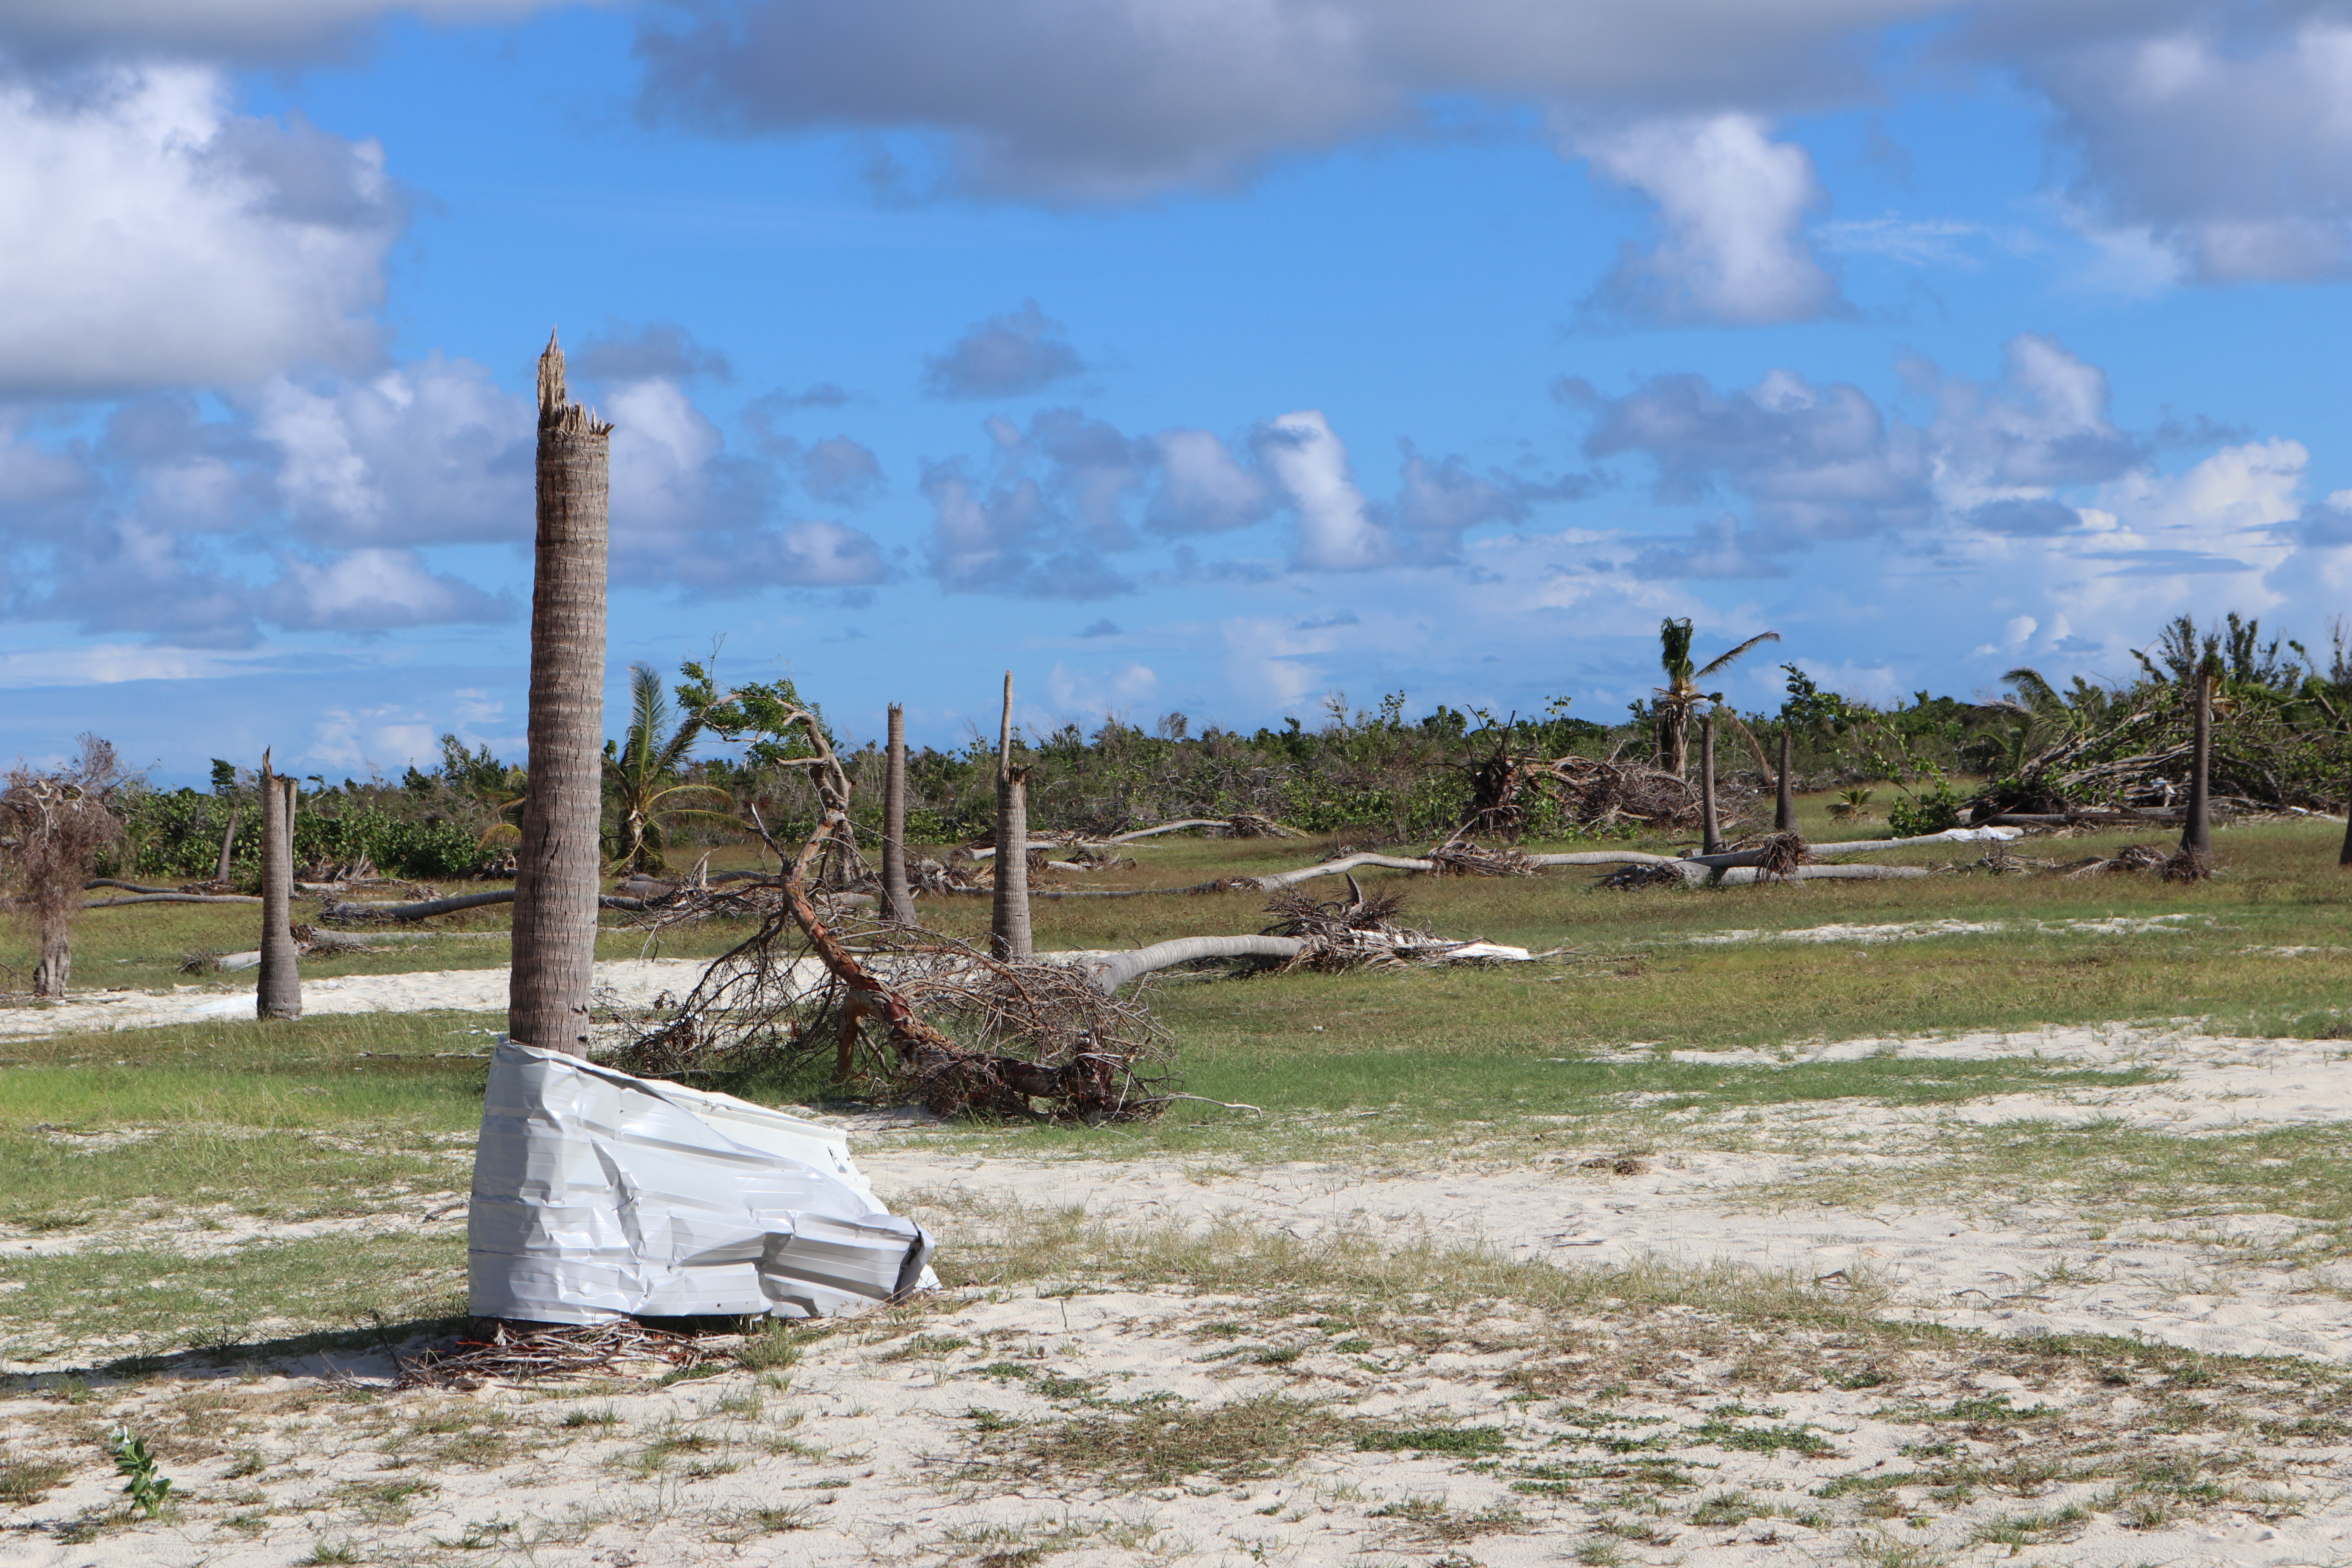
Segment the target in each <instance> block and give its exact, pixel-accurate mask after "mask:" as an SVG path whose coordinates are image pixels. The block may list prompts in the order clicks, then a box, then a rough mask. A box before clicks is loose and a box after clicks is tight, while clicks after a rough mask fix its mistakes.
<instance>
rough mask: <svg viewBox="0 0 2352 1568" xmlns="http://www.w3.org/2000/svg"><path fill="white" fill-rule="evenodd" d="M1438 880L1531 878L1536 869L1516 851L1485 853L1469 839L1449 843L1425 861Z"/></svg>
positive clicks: (1433, 851) (1531, 861) (1431, 852)
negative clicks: (1428, 863)
mask: <svg viewBox="0 0 2352 1568" xmlns="http://www.w3.org/2000/svg"><path fill="white" fill-rule="evenodd" d="M1424 858H1425V859H1427V860H1428V861H1429V862H1430V863H1431V866H1432V868H1433V869H1432V872H1431V874H1432V875H1433V876H1439V877H1532V876H1534V875H1535V874H1536V870H1537V867H1536V863H1535V862H1534V861H1533V860H1530V859H1528V857H1527V855H1526V854H1525V853H1524V852H1523V851H1521V850H1517V849H1513V848H1502V849H1482V848H1480V847H1478V846H1477V845H1475V844H1474V843H1472V842H1470V841H1469V840H1467V839H1462V840H1459V841H1457V840H1454V839H1448V840H1447V841H1446V842H1444V843H1443V844H1441V845H1439V846H1438V847H1436V848H1434V849H1432V850H1431V851H1430V852H1429V853H1428V855H1427V856H1425V857H1424Z"/></svg>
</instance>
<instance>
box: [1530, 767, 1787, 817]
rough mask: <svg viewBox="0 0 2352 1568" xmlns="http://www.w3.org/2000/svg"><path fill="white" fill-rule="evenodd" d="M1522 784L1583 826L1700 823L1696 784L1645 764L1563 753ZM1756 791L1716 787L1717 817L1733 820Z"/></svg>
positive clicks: (1533, 768) (1725, 786) (1727, 786)
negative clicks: (1548, 798) (1549, 797)
mask: <svg viewBox="0 0 2352 1568" xmlns="http://www.w3.org/2000/svg"><path fill="white" fill-rule="evenodd" d="M1522 787H1524V788H1528V789H1540V790H1543V791H1546V792H1548V793H1549V794H1550V795H1552V796H1553V797H1554V798H1555V799H1556V800H1558V801H1559V805H1560V808H1561V810H1562V811H1563V812H1564V813H1565V815H1566V816H1567V817H1568V819H1569V820H1570V822H1573V823H1576V824H1577V825H1579V826H1585V827H1610V826H1616V825H1617V824H1619V823H1638V824H1640V825H1641V826H1645V827H1649V828H1653V829H1659V830H1680V831H1689V830H1694V829H1696V828H1697V826H1699V813H1700V805H1699V791H1698V785H1697V784H1694V783H1692V782H1691V781H1689V780H1687V779H1685V778H1681V777H1678V776H1676V775H1675V774H1674V773H1667V772H1665V771H1664V770H1663V769H1659V768H1654V767H1651V766H1649V765H1648V764H1646V763H1621V762H1613V761H1612V762H1602V761H1601V760H1600V759H1598V758H1594V757H1560V758H1558V759H1557V760H1555V761H1552V762H1549V763H1536V764H1533V765H1530V766H1528V768H1527V769H1526V770H1525V775H1524V781H1523V784H1522ZM1754 795H1755V792H1754V791H1753V790H1752V789H1750V788H1746V787H1741V786H1737V785H1734V784H1728V783H1726V784H1720V785H1718V787H1717V793H1716V810H1717V815H1718V816H1720V817H1721V818H1722V819H1723V820H1724V821H1726V822H1729V821H1731V820H1732V819H1733V818H1735V817H1737V816H1739V815H1740V813H1741V812H1742V811H1743V809H1744V808H1745V807H1746V806H1747V805H1748V802H1749V801H1750V800H1752V799H1753V798H1754Z"/></svg>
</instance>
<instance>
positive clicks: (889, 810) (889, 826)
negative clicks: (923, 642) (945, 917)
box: [882, 702, 915, 926]
mask: <svg viewBox="0 0 2352 1568" xmlns="http://www.w3.org/2000/svg"><path fill="white" fill-rule="evenodd" d="M882 914H883V917H884V918H885V919H887V920H891V921H897V922H898V924H900V925H902V926H910V925H913V924H914V923H915V895H914V893H913V892H912V891H910V890H909V889H908V887H907V710H906V709H905V708H904V707H903V706H901V705H900V704H898V703H896V702H893V703H892V704H890V749H889V752H888V756H887V764H886V766H885V767H884V769H883V773H882Z"/></svg>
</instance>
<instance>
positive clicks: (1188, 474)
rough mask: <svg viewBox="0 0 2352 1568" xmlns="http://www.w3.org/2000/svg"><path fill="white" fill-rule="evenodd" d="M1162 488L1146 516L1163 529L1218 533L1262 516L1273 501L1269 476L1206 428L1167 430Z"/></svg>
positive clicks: (1155, 528) (1163, 441) (1162, 455)
mask: <svg viewBox="0 0 2352 1568" xmlns="http://www.w3.org/2000/svg"><path fill="white" fill-rule="evenodd" d="M1155 439H1156V440H1157V442H1158V444H1159V447H1160V489H1159V490H1158V491H1157V492H1156V493H1154V495H1153V496H1152V498H1151V505H1150V509H1149V510H1147V511H1146V512H1145V514H1144V521H1145V522H1146V524H1147V526H1149V527H1150V528H1151V529H1152V530H1153V531H1155V532H1160V533H1215V532H1221V531H1223V530H1226V529H1230V528H1247V527H1248V526H1250V525H1251V524H1252V523H1255V522H1260V521H1264V520H1265V515H1266V513H1267V512H1268V511H1269V510H1271V509H1272V507H1273V504H1274V494H1273V491H1272V490H1271V489H1269V487H1268V486H1267V484H1266V482H1265V476H1263V475H1261V474H1259V473H1258V472H1256V471H1255V469H1252V468H1244V467H1243V466H1242V464H1241V463H1240V461H1239V460H1238V459H1236V458H1234V454H1233V452H1232V450H1231V449H1230V448H1229V447H1226V445H1225V444H1224V443H1223V441H1221V440H1219V439H1218V438H1217V437H1214V436H1213V435H1211V434H1210V433H1209V432H1208V431H1206V430H1163V431H1161V432H1160V435H1159V436H1158V437H1155Z"/></svg>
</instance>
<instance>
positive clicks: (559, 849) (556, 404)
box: [507, 332, 613, 1056]
mask: <svg viewBox="0 0 2352 1568" xmlns="http://www.w3.org/2000/svg"><path fill="white" fill-rule="evenodd" d="M612 433H613V427H612V426H610V425H608V424H605V423H604V422H603V421H602V420H599V419H597V418H596V417H595V416H593V415H591V414H590V413H589V412H588V411H587V410H586V409H584V408H583V407H581V406H580V405H578V404H576V403H573V402H571V401H570V400H569V397H568V395H567V393H566V389H565V387H564V381H563V350H562V348H561V347H560V346H558V345H557V343H556V341H555V335H554V334H553V333H552V332H551V333H549V334H548V339H547V352H546V353H542V354H541V356H540V360H539V464H538V505H537V511H538V531H537V539H536V543H535V550H534V554H533V568H532V576H531V596H530V726H529V734H530V742H529V744H530V792H529V794H527V795H525V796H524V798H523V813H522V843H521V845H520V847H518V849H517V850H516V852H515V899H514V971H513V977H512V979H511V981H510V982H509V988H508V998H507V1032H508V1034H509V1037H512V1038H514V1039H516V1040H519V1041H521V1042H523V1043H524V1044H527V1045H532V1046H537V1047H541V1048H542V1049H545V1050H558V1051H567V1052H570V1053H572V1055H575V1056H584V1055H585V1054H586V1053H587V1047H588V1038H589V1033H588V1019H589V1012H588V1009H589V996H590V992H591V989H592V987H593V984H594V974H595V963H596V899H597V891H598V889H597V873H598V871H599V870H600V869H601V865H602V862H601V857H600V854H599V846H598V833H599V829H600V827H601V826H602V816H603V811H604V766H603V750H604V555H605V535H606V531H607V526H608V519H607V507H608V505H609V496H610V489H611V484H610V469H609V462H610V456H611V450H612V441H611V437H612Z"/></svg>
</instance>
